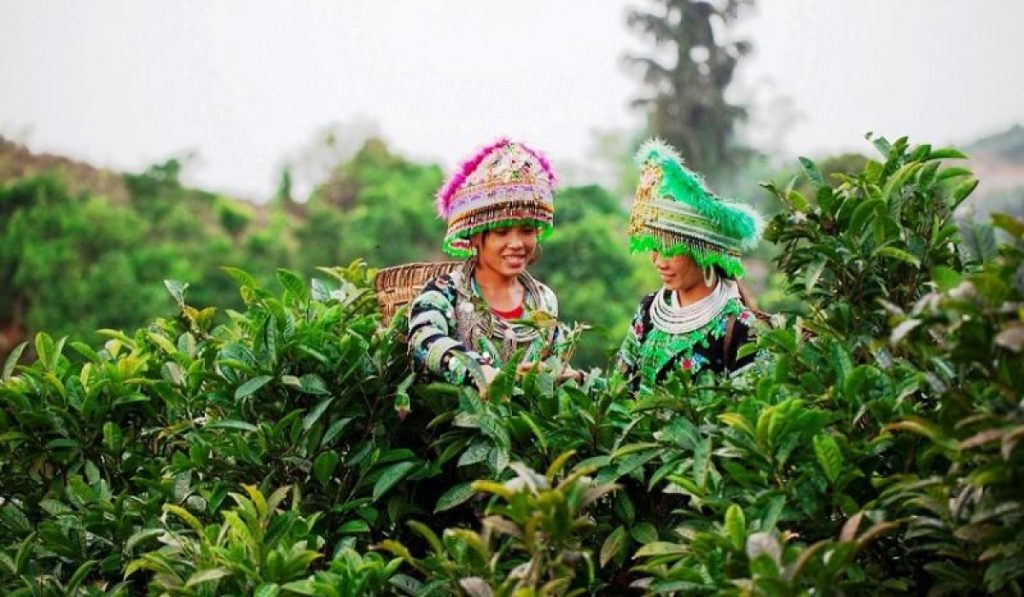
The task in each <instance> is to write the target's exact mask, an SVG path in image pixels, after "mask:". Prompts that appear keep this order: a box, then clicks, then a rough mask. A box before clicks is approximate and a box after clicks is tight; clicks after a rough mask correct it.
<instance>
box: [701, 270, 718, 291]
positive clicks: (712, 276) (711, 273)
mask: <svg viewBox="0 0 1024 597" xmlns="http://www.w3.org/2000/svg"><path fill="white" fill-rule="evenodd" d="M717 281H718V272H716V271H715V266H713V265H709V266H707V267H705V268H704V285H705V286H707V287H708V288H711V287H712V286H714V284H715V282H717Z"/></svg>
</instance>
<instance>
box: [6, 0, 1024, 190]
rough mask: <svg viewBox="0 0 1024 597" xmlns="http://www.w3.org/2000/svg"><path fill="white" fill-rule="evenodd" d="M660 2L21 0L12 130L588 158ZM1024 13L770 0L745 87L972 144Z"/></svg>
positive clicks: (113, 143) (1014, 89) (1001, 109)
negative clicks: (355, 142)
mask: <svg viewBox="0 0 1024 597" xmlns="http://www.w3.org/2000/svg"><path fill="white" fill-rule="evenodd" d="M644 5H645V0H632V1H631V2H627V1H624V0H585V1H584V0H577V1H568V0H546V1H545V0H518V1H516V2H495V1H483V0H457V1H456V0H445V1H443V2H442V1H439V0H435V1H433V2H426V1H423V0H377V1H370V0H365V1H360V2H356V1H352V0H349V1H341V0H334V1H328V0H288V1H285V0H278V1H272V0H245V1H242V0H237V1H228V0H218V1H210V0H178V1H175V2H157V1H156V0H120V1H115V0H90V1H88V2H85V1H82V0H39V1H32V0H0V134H4V135H6V136H8V137H14V138H15V139H17V140H20V141H24V142H27V143H28V144H29V146H30V147H31V148H32V149H33V150H34V151H47V152H55V153H62V154H66V155H69V156H72V157H75V158H78V159H83V160H87V161H90V162H93V163H95V164H98V165H104V166H109V167H115V168H121V169H134V170H139V169H142V168H144V167H145V166H146V165H148V164H150V163H153V162H156V161H160V160H163V159H166V158H168V157H171V156H174V155H176V154H181V153H184V152H188V151H195V152H198V155H199V159H198V161H196V162H195V163H194V164H193V165H192V166H191V167H190V170H189V172H188V174H187V180H188V182H190V183H193V184H199V185H203V186H206V187H208V188H212V189H217V190H222V191H226V192H233V193H237V194H242V195H245V196H248V197H253V198H261V197H266V196H268V195H269V194H270V193H271V192H272V190H273V188H274V181H275V178H276V175H277V171H278V168H279V167H280V164H281V161H282V158H283V157H284V156H285V155H287V154H290V153H294V152H295V151H297V150H298V149H299V148H301V147H303V146H304V145H306V144H308V143H309V142H310V141H311V139H312V138H313V136H314V134H315V133H316V131H318V130H321V129H322V128H323V127H324V126H325V125H327V124H329V123H331V122H335V121H343V122H344V121H351V120H352V119H353V118H364V119H372V120H374V121H376V122H378V123H379V125H380V128H381V130H382V131H383V133H384V136H385V137H386V138H387V139H388V141H389V142H390V143H391V144H392V145H393V147H395V148H396V149H397V150H399V151H401V152H404V153H406V154H409V155H411V156H415V157H417V158H422V159H430V160H436V161H438V162H440V163H442V164H444V165H447V166H450V165H451V164H453V163H454V162H455V161H456V160H457V159H459V158H461V157H463V156H464V155H466V154H467V153H469V152H471V151H472V150H473V149H475V148H476V147H477V146H479V145H481V144H483V143H485V142H488V141H490V140H491V139H493V138H494V137H496V136H498V135H500V134H506V135H509V136H511V137H514V138H519V139H523V140H525V141H527V142H530V143H531V144H533V145H535V146H537V147H539V148H541V149H543V150H545V151H546V152H547V153H548V154H549V155H550V156H551V157H552V158H554V159H555V160H556V162H557V161H579V160H582V159H583V158H584V156H585V155H586V152H587V149H588V147H589V146H590V143H591V131H592V130H593V129H595V128H602V129H607V128H614V127H630V126H634V125H635V124H636V123H637V122H638V119H637V115H636V114H635V113H631V112H630V110H629V108H628V102H629V100H630V99H631V98H632V97H634V96H635V95H636V94H637V92H638V85H637V82H636V78H635V76H634V75H633V74H631V73H629V72H628V71H626V70H625V69H624V67H623V65H622V60H621V57H622V55H623V54H624V53H625V52H626V51H628V50H630V49H632V50H637V49H642V48H644V47H645V46H644V42H643V41H642V40H640V39H639V38H637V37H636V36H635V35H633V34H632V33H631V32H629V31H628V30H627V29H626V26H625V13H626V11H627V9H628V7H629V6H644ZM1022 26H1024V1H1021V0H972V1H970V2H968V1H966V0H959V1H954V0H760V2H759V3H758V7H757V9H756V12H755V13H752V14H749V15H748V16H747V18H746V20H745V22H744V24H743V31H744V32H746V34H747V36H748V37H749V38H750V39H751V41H752V42H753V43H754V45H755V48H756V50H755V51H756V54H755V55H754V56H753V57H752V58H751V59H750V60H749V61H748V64H747V65H746V66H745V67H744V68H743V70H742V72H741V73H740V87H741V89H740V90H739V91H740V92H743V93H747V94H753V95H754V96H755V97H756V98H758V102H759V103H760V104H761V105H767V104H769V103H770V102H771V100H772V98H775V97H778V96H783V95H784V96H788V97H790V98H791V99H792V101H793V104H794V106H795V108H796V109H797V110H798V111H799V112H800V113H801V114H802V115H803V118H802V119H801V120H800V121H799V122H798V123H797V124H796V125H794V127H793V128H792V129H791V130H790V132H789V134H788V135H787V136H786V137H785V144H784V147H785V149H786V152H787V153H789V154H792V155H797V154H801V155H803V154H806V155H820V154H821V153H823V152H829V151H837V150H841V149H850V148H853V149H862V150H867V147H866V144H865V143H864V142H863V141H862V135H863V133H864V132H865V131H868V130H872V131H875V132H879V133H884V134H886V135H888V136H890V137H895V136H898V135H901V134H908V135H910V136H911V138H912V139H913V140H919V141H928V142H935V143H943V142H966V141H969V140H972V139H973V138H974V137H976V136H978V135H980V134H985V133H992V132H998V131H1000V130H1002V129H1004V128H1006V127H1008V126H1010V125H1011V124H1013V123H1015V122H1022V123H1024V66H1022V63H1024V34H1022V33H1021V31H1022ZM754 133H755V134H759V135H760V137H762V138H763V137H764V136H765V133H764V131H763V130H761V131H754ZM769 142H770V143H772V144H773V145H777V144H778V140H771V139H770V140H769Z"/></svg>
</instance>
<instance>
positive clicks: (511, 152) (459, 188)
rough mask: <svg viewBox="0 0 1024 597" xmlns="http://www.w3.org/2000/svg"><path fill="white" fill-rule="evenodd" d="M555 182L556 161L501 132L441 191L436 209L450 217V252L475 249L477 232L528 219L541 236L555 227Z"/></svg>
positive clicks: (446, 242)
mask: <svg viewBox="0 0 1024 597" xmlns="http://www.w3.org/2000/svg"><path fill="white" fill-rule="evenodd" d="M555 183H556V179H555V174H554V172H553V171H552V169H551V164H550V163H549V162H548V160H547V158H545V157H544V156H543V155H542V154H541V153H540V152H538V151H536V150H534V149H532V148H530V147H527V146H526V145H523V144H522V143H515V142H512V141H509V140H508V139H505V138H501V139H498V140H497V141H495V142H494V143H492V144H490V145H488V146H486V147H484V148H483V149H481V150H480V151H478V152H477V153H476V154H475V155H473V157H471V158H470V159H468V160H466V161H465V162H463V163H462V165H460V166H459V167H458V168H457V169H456V171H455V173H454V174H452V176H451V177H450V178H449V179H448V180H447V181H446V182H445V183H444V184H443V185H441V188H440V189H439V190H438V192H437V197H436V202H437V213H438V215H440V216H441V217H442V218H444V219H445V220H446V221H447V222H448V233H447V234H446V235H445V240H444V243H443V248H444V250H445V251H446V252H448V253H449V254H451V255H455V256H460V257H465V256H469V255H472V251H471V250H470V248H469V239H470V237H472V236H473V235H474V234H476V233H477V232H481V231H483V230H488V229H491V228H497V227H500V226H511V225H515V224H520V223H529V224H532V225H535V226H537V227H538V228H540V232H541V237H544V236H546V235H547V234H548V233H549V232H550V231H551V226H552V223H553V218H552V215H553V212H554V206H553V204H552V192H553V190H554V187H555Z"/></svg>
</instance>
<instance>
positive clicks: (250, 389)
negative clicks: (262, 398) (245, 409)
mask: <svg viewBox="0 0 1024 597" xmlns="http://www.w3.org/2000/svg"><path fill="white" fill-rule="evenodd" d="M273 379H274V378H273V376H270V375H259V376H256V377H254V378H252V379H250V380H249V381H247V382H245V383H243V384H242V385H240V386H238V388H237V389H236V390H235V400H241V399H242V398H245V397H246V396H249V395H251V394H253V393H255V392H256V391H257V390H259V389H260V388H262V387H263V386H265V385H267V384H268V383H270V381H271V380H273Z"/></svg>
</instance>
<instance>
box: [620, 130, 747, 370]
mask: <svg viewBox="0 0 1024 597" xmlns="http://www.w3.org/2000/svg"><path fill="white" fill-rule="evenodd" d="M636 163H637V166H638V167H639V168H640V183H639V185H638V187H637V190H636V198H635V200H634V202H633V207H632V210H631V212H630V219H629V234H630V250H631V251H633V252H650V254H651V261H652V263H653V264H654V266H655V268H656V269H657V271H658V274H659V275H660V276H661V280H662V283H663V286H662V288H661V289H660V290H658V291H657V292H654V293H652V294H649V295H647V296H646V297H644V298H643V299H642V300H641V301H640V306H639V308H638V309H637V311H636V314H635V315H634V317H633V322H632V326H631V328H630V331H629V333H628V334H627V335H626V339H625V340H624V341H623V343H622V347H621V349H620V350H619V356H618V367H619V370H620V371H622V372H623V373H624V374H625V375H626V376H627V377H628V378H629V379H630V380H631V382H633V383H634V384H635V385H640V386H646V387H652V386H654V385H656V384H658V383H661V382H663V381H664V380H665V379H666V378H667V377H668V376H669V375H670V374H671V373H673V372H676V371H680V370H682V371H689V372H691V373H694V374H696V373H697V372H699V371H714V372H716V373H725V374H735V373H737V372H739V371H741V370H742V369H744V367H746V366H748V365H749V364H751V363H752V361H753V358H754V357H753V355H752V354H750V355H744V356H739V348H740V346H742V345H743V344H745V343H746V342H748V341H750V340H751V339H752V338H753V330H752V325H753V324H754V321H755V319H756V317H755V312H754V311H753V305H752V304H751V301H749V300H748V299H747V298H746V296H745V292H744V291H743V290H742V288H741V286H740V284H739V282H738V278H739V277H741V276H742V275H743V266H742V264H741V262H740V254H741V253H742V252H744V251H748V250H750V249H752V248H754V247H755V246H756V245H757V242H758V240H759V239H760V236H761V230H762V227H763V223H762V220H761V217H760V216H759V215H758V214H757V213H756V212H755V211H754V210H753V209H751V208H750V207H748V206H746V205H741V204H738V203H734V202H729V201H723V200H722V199H719V198H718V197H717V196H715V195H714V194H713V193H712V192H711V191H710V190H709V189H708V188H707V186H706V185H705V184H704V181H703V180H702V178H701V177H700V176H699V175H698V174H696V173H694V172H692V171H690V170H688V169H687V168H686V167H685V166H683V162H682V159H681V158H680V157H679V155H678V154H677V153H676V151H675V150H674V149H673V148H672V147H670V146H669V145H667V144H665V143H664V142H662V141H659V140H657V139H654V140H650V141H647V142H646V143H644V144H643V145H642V146H641V147H640V151H639V152H637V156H636Z"/></svg>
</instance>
